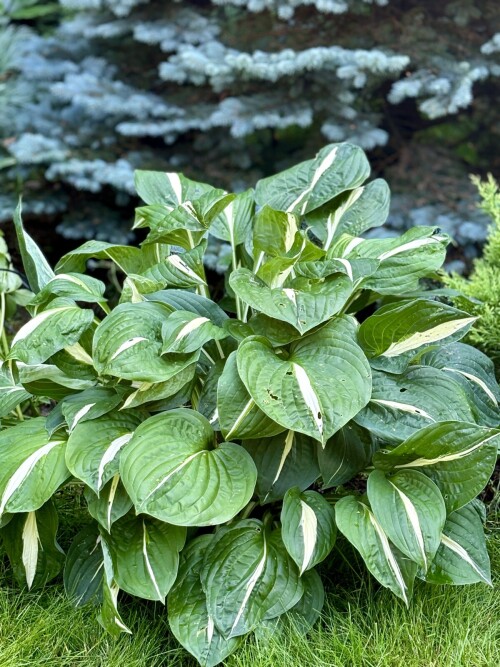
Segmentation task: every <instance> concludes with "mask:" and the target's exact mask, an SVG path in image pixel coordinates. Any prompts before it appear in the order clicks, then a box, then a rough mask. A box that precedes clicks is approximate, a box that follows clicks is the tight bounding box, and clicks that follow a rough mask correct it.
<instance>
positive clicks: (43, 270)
mask: <svg viewBox="0 0 500 667" xmlns="http://www.w3.org/2000/svg"><path fill="white" fill-rule="evenodd" d="M21 214H22V205H21V200H19V203H18V205H17V207H16V210H15V212H14V227H15V229H16V236H17V242H18V244H19V250H20V251H21V258H22V260H23V267H24V271H25V273H26V277H27V278H28V282H29V284H30V288H31V290H32V292H35V294H36V293H37V292H39V291H40V290H41V289H42V287H44V286H45V285H46V284H47V283H48V282H49V280H50V279H51V278H53V277H54V272H53V271H52V269H51V268H50V266H49V264H48V262H47V260H46V259H45V257H44V255H43V253H42V251H41V250H40V248H39V247H38V246H37V244H36V243H35V242H34V241H33V239H32V238H31V236H30V235H29V234H28V233H27V232H26V231H25V229H24V227H23V221H22V218H21Z"/></svg>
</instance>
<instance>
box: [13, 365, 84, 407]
mask: <svg viewBox="0 0 500 667" xmlns="http://www.w3.org/2000/svg"><path fill="white" fill-rule="evenodd" d="M16 366H17V370H18V372H19V381H20V382H21V384H22V385H23V387H24V388H25V389H26V391H29V392H30V394H34V395H35V396H44V397H47V396H48V397H49V398H54V399H56V400H60V399H62V398H64V397H65V396H67V395H68V394H73V393H75V392H77V391H83V390H85V389H91V388H92V387H94V386H95V380H86V379H80V378H78V377H74V376H73V375H68V374H67V373H65V372H64V371H62V370H61V369H60V368H58V367H57V366H54V365H53V364H35V365H33V366H31V365H27V364H23V363H21V362H17V364H16Z"/></svg>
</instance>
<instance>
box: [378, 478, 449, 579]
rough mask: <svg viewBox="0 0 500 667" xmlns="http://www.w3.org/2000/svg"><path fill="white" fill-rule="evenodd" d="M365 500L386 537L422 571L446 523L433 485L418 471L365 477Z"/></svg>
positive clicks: (440, 499)
mask: <svg viewBox="0 0 500 667" xmlns="http://www.w3.org/2000/svg"><path fill="white" fill-rule="evenodd" d="M367 492H368V500H369V501H370V505H371V507H372V510H373V513H374V514H375V517H376V519H377V521H378V522H379V523H380V525H381V526H382V528H383V530H384V532H385V534H386V535H387V536H388V538H389V539H390V540H391V542H393V544H395V545H396V546H397V547H398V549H399V550H400V551H401V552H402V553H404V554H405V555H406V556H408V558H411V560H413V561H415V563H417V565H419V566H420V567H421V568H422V569H423V571H424V572H426V571H427V568H428V567H429V564H430V562H431V561H432V560H433V558H434V556H435V555H436V551H437V549H438V547H439V542H440V538H441V531H442V530H443V526H444V522H445V520H446V507H445V504H444V500H443V496H442V495H441V492H440V490H439V488H438V487H437V486H436V485H435V484H434V482H433V481H432V480H431V479H430V478H429V477H427V476H426V475H424V474H423V473H421V472H418V471H417V470H400V471H398V472H396V474H394V475H390V476H388V475H386V474H385V473H384V472H382V471H381V470H374V471H373V472H372V473H370V476H369V477H368V488H367Z"/></svg>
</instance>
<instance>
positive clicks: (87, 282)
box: [30, 273, 106, 307]
mask: <svg viewBox="0 0 500 667" xmlns="http://www.w3.org/2000/svg"><path fill="white" fill-rule="evenodd" d="M104 289H105V285H104V283H103V282H102V281H100V280H97V278H92V277H91V276H86V275H84V274H83V273H58V274H57V275H55V276H54V277H53V278H51V279H50V280H49V282H48V283H47V284H46V285H45V286H44V287H43V289H42V290H40V292H39V293H38V294H37V295H36V297H35V298H34V299H32V300H31V301H30V307H31V306H40V305H41V306H45V304H47V303H48V302H49V301H50V300H51V299H52V298H53V297H54V296H60V297H66V298H68V299H73V301H84V302H87V303H105V302H106V299H105V298H104Z"/></svg>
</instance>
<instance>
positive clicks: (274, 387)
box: [237, 317, 371, 444]
mask: <svg viewBox="0 0 500 667" xmlns="http://www.w3.org/2000/svg"><path fill="white" fill-rule="evenodd" d="M355 335H356V324H355V322H354V320H353V319H352V318H350V317H339V318H336V319H335V320H333V321H331V322H329V323H328V324H327V325H326V326H324V327H323V328H322V329H320V330H319V331H317V332H316V333H314V334H311V335H309V336H306V337H305V338H303V339H301V340H299V341H297V342H295V343H293V344H292V345H291V348H290V354H289V356H288V359H285V358H283V357H281V356H278V355H277V354H276V353H275V351H274V350H273V348H272V346H271V344H270V343H269V342H268V341H266V340H265V339H263V338H259V337H250V338H247V339H246V340H245V341H243V342H242V343H241V344H240V346H239V348H238V355H237V362H238V373H239V375H240V377H241V379H242V380H243V382H244V384H245V386H246V388H247V390H248V392H249V393H250V395H251V397H252V398H253V399H254V401H255V402H256V403H257V405H258V406H259V408H260V409H261V410H262V411H263V412H265V413H266V414H267V415H268V416H269V417H271V419H273V420H274V421H275V422H277V423H278V424H281V425H282V426H284V427H285V428H288V429H290V430H293V431H299V432H300V433H305V434H306V435H309V436H311V437H312V438H314V439H315V440H318V441H319V442H321V443H322V444H324V443H326V441H327V440H328V439H329V438H330V437H331V436H332V435H333V433H335V432H336V431H338V430H339V429H340V428H342V426H344V425H345V424H346V423H347V422H348V421H349V420H350V419H351V418H352V417H354V415H356V414H357V413H358V412H359V410H360V409H361V408H362V407H363V406H364V405H366V403H367V402H368V400H369V398H370V392H371V373H370V368H369V365H368V362H367V360H366V357H365V356H364V353H363V352H362V350H361V348H360V347H359V346H358V345H357V343H356V340H355Z"/></svg>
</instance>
